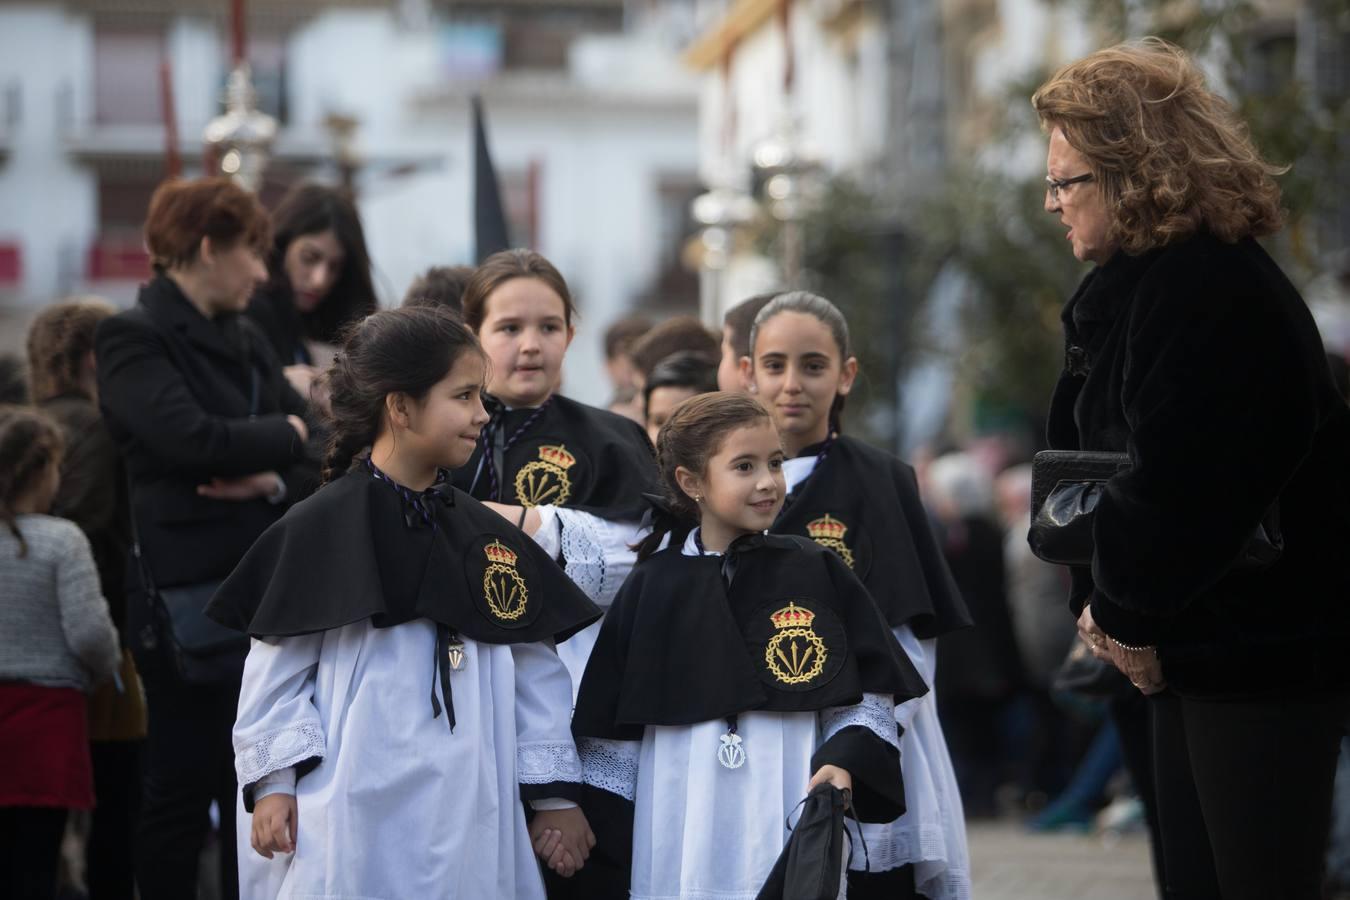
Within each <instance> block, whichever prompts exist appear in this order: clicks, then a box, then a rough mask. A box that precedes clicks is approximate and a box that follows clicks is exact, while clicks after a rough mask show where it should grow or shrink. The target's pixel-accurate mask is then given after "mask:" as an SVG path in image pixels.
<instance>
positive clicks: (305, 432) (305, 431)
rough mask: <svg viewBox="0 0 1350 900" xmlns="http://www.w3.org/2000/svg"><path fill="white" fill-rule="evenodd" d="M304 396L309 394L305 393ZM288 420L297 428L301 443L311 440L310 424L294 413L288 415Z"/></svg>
mask: <svg viewBox="0 0 1350 900" xmlns="http://www.w3.org/2000/svg"><path fill="white" fill-rule="evenodd" d="M302 396H305V397H308V396H309V395H308V394H303V395H302ZM286 421H287V422H289V423H290V425H291V427H292V428H294V429H295V433H296V435H297V436H298V437H299V438H300V443H302V444H303V443H304V442H305V441H307V440H309V426H308V425H306V424H305V420H304V419H302V418H300V417H299V416H297V415H294V414H292V415H289V416H287V417H286Z"/></svg>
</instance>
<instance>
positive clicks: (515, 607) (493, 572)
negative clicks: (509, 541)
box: [483, 541, 530, 622]
mask: <svg viewBox="0 0 1350 900" xmlns="http://www.w3.org/2000/svg"><path fill="white" fill-rule="evenodd" d="M483 555H484V556H486V557H487V558H488V567H487V570H486V571H485V572H484V573H483V593H484V594H485V595H486V597H487V605H488V609H489V610H490V611H491V612H492V614H493V615H494V616H496V617H497V618H498V619H500V620H502V621H503V622H514V621H515V620H516V619H519V618H520V617H521V616H523V615H525V605H526V604H527V603H528V602H529V599H530V592H529V589H528V588H526V587H525V579H524V578H521V577H520V572H518V571H516V552H515V551H514V550H512V549H511V548H510V547H508V546H506V545H505V544H503V543H502V542H501V541H493V542H492V543H490V544H488V545H487V546H486V547H484V548H483Z"/></svg>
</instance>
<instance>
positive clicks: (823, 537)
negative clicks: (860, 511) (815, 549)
mask: <svg viewBox="0 0 1350 900" xmlns="http://www.w3.org/2000/svg"><path fill="white" fill-rule="evenodd" d="M806 533H807V534H809V535H810V536H811V539H812V540H813V541H815V542H816V543H817V544H819V545H820V546H822V547H828V548H829V549H831V550H833V551H834V552H835V553H838V554H839V558H840V559H842V560H843V561H844V562H845V564H847V565H848V567H849V568H850V569H851V568H853V551H852V550H850V549H849V547H848V544H845V543H844V535H845V534H847V533H848V526H847V525H845V524H844V523H843V522H841V521H839V520H838V519H836V518H834V517H833V516H831V515H830V514H829V513H826V514H825V515H823V516H821V517H820V518H819V519H816V520H815V521H812V522H807V523H806Z"/></svg>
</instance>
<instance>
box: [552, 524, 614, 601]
mask: <svg viewBox="0 0 1350 900" xmlns="http://www.w3.org/2000/svg"><path fill="white" fill-rule="evenodd" d="M557 514H558V523H559V524H560V525H561V526H562V527H561V538H560V540H561V553H562V558H563V559H564V560H566V562H567V566H566V569H565V571H566V572H567V577H568V578H570V579H572V582H573V583H574V584H576V586H577V587H579V588H581V590H582V591H584V592H585V594H586V596H587V597H590V598H591V600H592V601H595V602H599V599H600V597H601V592H602V591H603V590H604V587H605V568H606V564H605V522H604V520H603V519H599V518H596V517H595V516H590V515H586V514H585V513H579V512H577V511H576V510H570V509H558V511H557Z"/></svg>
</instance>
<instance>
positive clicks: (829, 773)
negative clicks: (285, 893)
mask: <svg viewBox="0 0 1350 900" xmlns="http://www.w3.org/2000/svg"><path fill="white" fill-rule="evenodd" d="M826 782H829V783H830V784H832V785H834V786H835V787H837V788H839V790H841V791H848V792H849V793H850V794H851V793H853V775H852V774H850V773H849V771H848V769H841V768H839V767H838V766H821V767H820V768H819V769H817V770H816V774H814V775H812V776H811V783H810V784H808V785H807V786H806V792H807V793H808V794H809V793H811V792H812V791H814V790H815V789H816V786H817V785H821V784H824V783H826Z"/></svg>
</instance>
